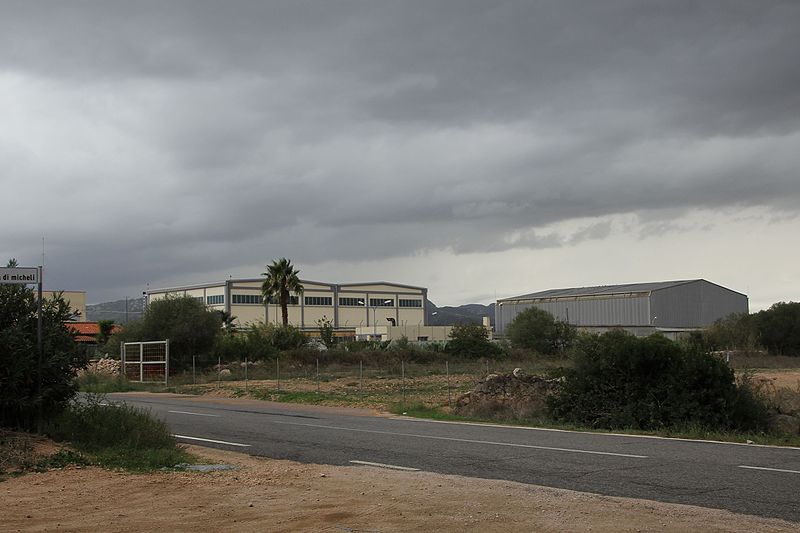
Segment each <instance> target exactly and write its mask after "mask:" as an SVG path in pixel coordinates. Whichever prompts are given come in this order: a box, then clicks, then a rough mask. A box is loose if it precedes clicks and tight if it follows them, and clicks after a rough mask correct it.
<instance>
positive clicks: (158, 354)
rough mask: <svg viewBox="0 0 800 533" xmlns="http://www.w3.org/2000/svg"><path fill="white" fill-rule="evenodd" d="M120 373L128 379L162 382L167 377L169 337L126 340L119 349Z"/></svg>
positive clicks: (165, 381) (141, 381)
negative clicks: (149, 339) (159, 339)
mask: <svg viewBox="0 0 800 533" xmlns="http://www.w3.org/2000/svg"><path fill="white" fill-rule="evenodd" d="M120 351H121V352H122V353H121V354H120V359H121V361H122V373H123V375H124V376H125V378H126V379H127V380H128V381H137V382H140V383H164V384H165V385H166V384H167V379H168V378H169V339H167V340H163V341H147V342H126V343H125V344H123V345H122V348H121V350H120Z"/></svg>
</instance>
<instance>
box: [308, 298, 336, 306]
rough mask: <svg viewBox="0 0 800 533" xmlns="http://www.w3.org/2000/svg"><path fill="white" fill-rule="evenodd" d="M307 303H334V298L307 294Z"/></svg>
mask: <svg viewBox="0 0 800 533" xmlns="http://www.w3.org/2000/svg"><path fill="white" fill-rule="evenodd" d="M304 300H305V303H306V305H328V306H330V305H333V298H332V297H330V296H306V297H305V299H304Z"/></svg>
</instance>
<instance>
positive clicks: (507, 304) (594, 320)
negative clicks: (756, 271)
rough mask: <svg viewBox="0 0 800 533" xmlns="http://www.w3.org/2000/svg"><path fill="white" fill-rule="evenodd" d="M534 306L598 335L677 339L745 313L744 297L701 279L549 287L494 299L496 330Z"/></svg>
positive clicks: (501, 332) (499, 332) (499, 329)
mask: <svg viewBox="0 0 800 533" xmlns="http://www.w3.org/2000/svg"><path fill="white" fill-rule="evenodd" d="M530 307H537V308H539V309H543V310H545V311H547V312H549V313H550V314H551V315H553V316H554V317H555V318H557V319H559V320H563V321H565V322H568V323H570V324H572V325H574V326H576V327H578V329H580V330H583V331H589V332H594V333H602V332H604V331H608V330H609V329H612V328H623V329H625V330H627V331H630V332H631V333H633V334H634V335H639V336H644V335H649V334H651V333H655V332H661V333H663V334H665V335H667V336H668V337H673V338H674V337H677V336H679V335H681V334H682V333H685V332H687V331H692V330H696V329H700V328H702V327H705V326H708V325H709V324H711V323H713V322H714V321H715V320H717V319H719V318H723V317H726V316H728V315H730V314H731V313H747V312H748V305H747V296H746V295H744V294H742V293H739V292H736V291H733V290H731V289H727V288H725V287H722V286H720V285H717V284H715V283H711V282H709V281H706V280H704V279H690V280H681V281H661V282H653V283H632V284H626V285H603V286H599V287H580V288H572V289H551V290H546V291H541V292H535V293H532V294H525V295H522V296H515V297H513V298H503V299H501V300H497V305H496V306H495V330H496V332H497V334H499V335H503V334H504V332H505V329H506V328H507V327H508V325H509V324H510V323H511V322H512V321H513V320H514V318H515V317H516V316H517V315H518V314H519V313H520V312H522V311H524V310H525V309H528V308H530Z"/></svg>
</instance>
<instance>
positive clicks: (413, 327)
mask: <svg viewBox="0 0 800 533" xmlns="http://www.w3.org/2000/svg"><path fill="white" fill-rule="evenodd" d="M452 330H453V326H426V325H424V324H402V325H399V326H378V325H377V324H376V325H375V326H374V327H373V326H363V327H357V328H356V329H355V338H356V339H358V340H378V341H395V340H399V339H401V338H403V337H405V338H406V339H408V340H409V341H411V342H446V341H448V340H450V332H451V331H452Z"/></svg>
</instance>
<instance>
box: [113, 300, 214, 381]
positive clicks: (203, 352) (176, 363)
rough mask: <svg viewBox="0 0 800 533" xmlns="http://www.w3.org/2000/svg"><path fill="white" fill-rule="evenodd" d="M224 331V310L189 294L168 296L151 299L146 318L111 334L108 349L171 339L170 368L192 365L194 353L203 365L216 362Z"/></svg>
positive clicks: (114, 349) (177, 369) (115, 349)
mask: <svg viewBox="0 0 800 533" xmlns="http://www.w3.org/2000/svg"><path fill="white" fill-rule="evenodd" d="M221 332H222V320H221V318H220V313H218V312H216V311H211V310H209V309H207V308H206V306H205V305H204V304H203V303H202V302H200V301H197V300H195V299H194V298H191V297H188V296H182V297H171V296H170V297H167V298H164V299H162V300H155V301H153V302H151V303H150V304H149V305H148V306H147V309H146V310H145V312H144V316H143V317H142V320H140V321H136V322H132V323H130V324H128V325H127V326H125V329H123V330H122V331H121V332H120V333H117V334H115V335H112V336H111V339H109V343H108V345H107V349H108V350H110V351H111V352H112V353H119V345H120V343H123V342H134V341H156V340H164V339H169V353H170V361H169V366H170V372H172V371H175V372H178V371H181V370H186V369H189V368H191V367H192V356H193V355H195V356H197V361H198V363H199V364H201V365H205V364H210V363H211V362H212V358H213V357H212V351H213V348H214V344H215V342H216V339H217V337H218V336H219V335H220V334H221Z"/></svg>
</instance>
